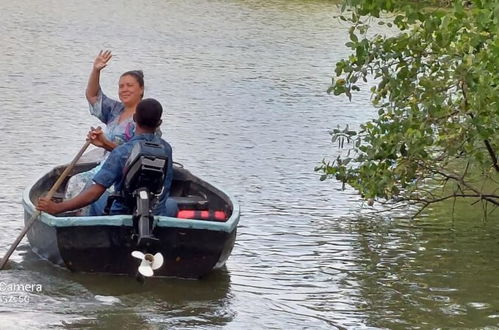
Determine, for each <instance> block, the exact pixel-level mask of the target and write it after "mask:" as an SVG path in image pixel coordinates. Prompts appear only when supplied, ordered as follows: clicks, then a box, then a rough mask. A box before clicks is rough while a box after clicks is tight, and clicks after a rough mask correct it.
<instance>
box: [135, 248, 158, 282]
mask: <svg viewBox="0 0 499 330" xmlns="http://www.w3.org/2000/svg"><path fill="white" fill-rule="evenodd" d="M132 256H133V257H135V258H137V259H140V260H142V262H141V263H140V266H139V273H141V274H142V275H144V276H146V277H151V276H153V275H154V270H156V269H158V268H160V267H161V266H163V255H162V254H161V253H159V252H158V253H156V254H155V255H152V254H150V253H145V254H144V253H142V252H140V251H133V252H132Z"/></svg>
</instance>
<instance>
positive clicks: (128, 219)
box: [22, 165, 240, 233]
mask: <svg viewBox="0 0 499 330" xmlns="http://www.w3.org/2000/svg"><path fill="white" fill-rule="evenodd" d="M60 166H64V165H59V166H55V167H52V168H51V170H50V171H52V170H54V169H56V168H57V167H60ZM50 171H48V172H45V173H44V174H43V175H42V176H39V177H38V178H36V179H34V180H33V181H32V182H31V183H30V184H29V185H28V186H27V187H26V188H25V189H24V191H23V195H22V203H23V207H24V210H25V212H29V213H30V214H33V213H34V212H35V211H36V209H35V206H34V204H33V203H32V202H31V199H30V192H31V190H32V189H33V186H34V185H35V184H36V183H38V182H39V181H40V180H42V178H43V177H44V176H45V175H47V174H48V173H50ZM192 175H193V174H192ZM193 176H194V177H195V178H197V179H199V180H201V181H202V182H205V183H206V184H208V185H210V186H212V187H213V188H215V189H217V190H218V191H220V192H221V193H223V194H225V196H226V197H227V198H228V199H229V200H230V202H231V203H232V214H231V216H230V217H229V219H227V220H226V221H224V222H221V221H208V220H197V219H180V218H173V217H166V216H155V217H154V218H155V219H156V226H158V227H172V228H188V229H202V230H212V231H224V232H227V233H231V232H232V231H234V230H235V229H236V227H237V225H238V222H239V218H240V208H239V203H238V202H237V201H236V200H235V199H234V198H233V197H232V196H231V195H229V194H227V193H226V192H225V190H223V189H221V188H219V187H216V186H214V185H213V184H211V183H209V182H208V181H206V180H204V179H202V178H200V177H199V176H197V175H193ZM39 219H40V220H41V221H42V222H44V223H45V224H47V225H49V226H51V227H76V226H132V216H131V215H106V216H85V217H68V216H66V217H56V216H53V215H51V214H49V213H45V212H41V215H40V216H39Z"/></svg>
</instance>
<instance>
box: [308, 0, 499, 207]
mask: <svg viewBox="0 0 499 330" xmlns="http://www.w3.org/2000/svg"><path fill="white" fill-rule="evenodd" d="M498 6H499V5H497V4H496V3H495V1H493V0H470V1H461V0H438V1H405V2H399V1H390V0H389V1H381V0H369V1H368V0H347V1H344V2H343V5H342V8H341V15H340V16H339V19H341V20H343V21H345V22H347V23H349V24H350V29H349V36H350V40H349V41H348V42H347V43H346V46H347V47H349V48H350V49H351V50H352V54H351V55H350V56H349V57H348V58H346V59H343V60H341V61H339V62H338V63H336V67H335V75H334V77H333V78H332V83H331V86H330V88H329V89H328V93H331V94H333V95H335V96H337V97H340V96H342V97H344V96H346V97H348V98H349V99H350V100H351V99H352V97H353V95H354V94H355V92H356V91H359V90H360V89H361V88H366V86H368V85H370V86H369V87H370V90H371V93H372V98H371V101H372V104H373V105H374V107H375V108H376V109H377V110H378V116H377V118H375V119H373V120H371V121H368V122H366V123H364V124H363V125H361V126H360V128H359V129H357V130H354V129H350V128H349V127H348V126H347V127H346V128H344V129H342V128H337V129H334V130H332V131H331V137H332V142H333V143H338V144H339V146H340V149H341V150H340V153H339V155H338V156H337V157H335V158H334V159H333V160H327V159H324V160H323V162H322V164H321V165H319V166H317V167H316V171H319V172H322V176H321V180H326V179H330V178H332V179H336V180H338V181H340V182H342V184H343V185H344V186H345V185H349V186H351V187H353V188H354V189H355V190H357V191H358V192H359V193H360V194H361V196H362V197H363V198H365V199H366V200H367V203H368V205H373V204H374V203H375V202H377V203H381V204H384V205H389V206H390V207H397V205H398V206H407V205H409V206H416V207H417V209H418V211H416V212H415V213H414V215H413V217H417V216H418V215H419V214H420V212H422V211H423V210H424V209H425V208H427V207H428V206H430V205H433V204H436V203H440V202H442V201H445V200H454V201H457V200H466V201H470V205H475V204H481V205H482V209H483V210H484V217H486V216H487V215H490V214H493V213H494V212H496V211H497V209H498V206H499V162H498V154H499V134H497V131H499V75H498V73H497V67H498V66H499V40H498V36H497V35H498V34H497V33H496V32H497V30H498V29H499V28H498V26H499V17H498V14H499V9H498ZM428 7H431V8H433V9H435V8H439V9H441V10H428ZM386 14H390V15H391V16H392V18H391V19H384V18H381V21H380V20H378V19H379V18H380V16H382V17H385V15H386ZM371 17H375V18H378V19H377V20H376V21H377V24H387V25H388V27H390V28H394V29H398V33H397V34H395V35H394V36H382V35H379V34H376V35H374V36H368V34H367V32H368V31H369V28H370V27H371V26H370V24H375V23H373V20H371V19H370V18H371ZM368 78H369V80H368ZM495 214H497V213H495Z"/></svg>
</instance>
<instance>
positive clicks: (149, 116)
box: [134, 99, 163, 130]
mask: <svg viewBox="0 0 499 330" xmlns="http://www.w3.org/2000/svg"><path fill="white" fill-rule="evenodd" d="M162 114H163V107H162V106H161V103H159V102H158V101H156V100H155V99H143V100H142V101H140V102H139V104H137V109H135V117H134V118H135V121H136V122H137V124H138V125H140V126H142V127H145V128H149V129H151V130H154V129H156V128H157V127H158V126H159V125H160V124H161V115H162Z"/></svg>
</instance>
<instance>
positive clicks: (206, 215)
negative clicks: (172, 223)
mask: <svg viewBox="0 0 499 330" xmlns="http://www.w3.org/2000/svg"><path fill="white" fill-rule="evenodd" d="M177 218H181V219H199V220H217V221H225V220H227V214H226V213H225V211H213V210H209V211H208V210H205V211H199V210H180V211H178V213H177Z"/></svg>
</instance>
